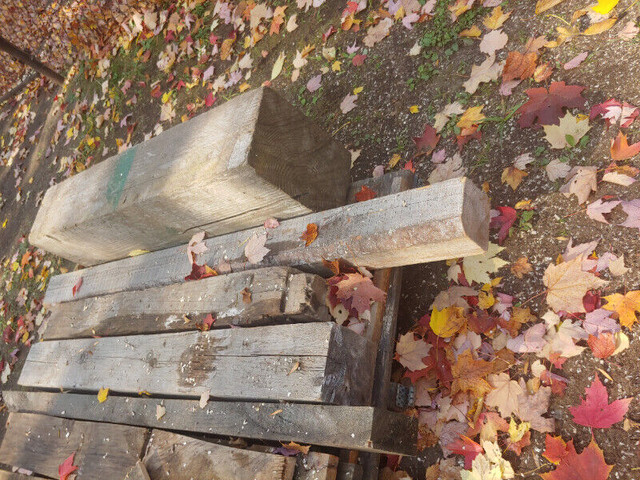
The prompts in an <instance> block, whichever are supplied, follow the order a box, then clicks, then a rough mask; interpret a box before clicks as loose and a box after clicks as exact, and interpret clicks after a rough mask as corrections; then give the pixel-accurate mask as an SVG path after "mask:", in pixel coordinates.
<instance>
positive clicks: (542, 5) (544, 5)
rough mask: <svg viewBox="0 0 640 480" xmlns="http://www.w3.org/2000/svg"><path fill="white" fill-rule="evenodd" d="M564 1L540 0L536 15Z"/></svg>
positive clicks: (537, 4)
mask: <svg viewBox="0 0 640 480" xmlns="http://www.w3.org/2000/svg"><path fill="white" fill-rule="evenodd" d="M563 1H564V0H538V2H537V3H536V15H538V14H540V13H542V12H546V11H547V10H549V9H551V8H553V7H555V6H556V5H558V4H559V3H561V2H563Z"/></svg>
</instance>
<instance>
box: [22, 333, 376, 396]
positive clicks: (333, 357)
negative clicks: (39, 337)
mask: <svg viewBox="0 0 640 480" xmlns="http://www.w3.org/2000/svg"><path fill="white" fill-rule="evenodd" d="M374 354H375V351H374V350H373V348H371V343H370V342H369V341H367V340H366V339H365V338H363V337H361V336H359V335H358V334H356V333H354V332H352V331H351V330H349V329H347V328H345V327H341V326H339V325H336V324H335V323H331V322H316V323H300V324H292V325H274V326H265V327H254V328H232V329H223V330H211V331H208V332H180V333H160V334H154V335H132V336H124V337H103V338H98V339H92V338H88V339H72V340H50V341H47V342H39V343H36V344H35V345H33V346H32V347H31V350H30V351H29V354H28V356H27V360H26V362H25V365H24V367H23V369H22V372H21V374H20V378H19V384H20V385H23V386H28V387H39V388H62V389H82V390H90V391H98V390H99V389H100V388H109V389H111V390H112V391H114V392H124V393H138V392H140V391H145V392H149V393H152V394H159V395H178V396H188V397H189V396H190V397H200V395H201V394H202V392H203V391H206V390H208V391H209V392H210V395H211V396H212V397H217V398H246V399H264V400H290V401H303V402H325V403H338V404H354V405H365V404H367V403H368V402H369V401H370V399H371V388H372V381H373V371H372V369H371V368H370V362H371V358H372V357H373V355H374Z"/></svg>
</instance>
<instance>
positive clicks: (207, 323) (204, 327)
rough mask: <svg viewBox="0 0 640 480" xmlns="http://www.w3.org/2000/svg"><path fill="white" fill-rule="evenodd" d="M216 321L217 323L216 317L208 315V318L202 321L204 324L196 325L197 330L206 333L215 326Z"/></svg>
mask: <svg viewBox="0 0 640 480" xmlns="http://www.w3.org/2000/svg"><path fill="white" fill-rule="evenodd" d="M215 321H216V317H214V316H213V315H211V314H210V313H209V314H207V316H206V317H204V320H202V323H196V328H197V329H198V330H202V331H203V332H206V331H207V330H211V327H212V326H213V324H214V322H215Z"/></svg>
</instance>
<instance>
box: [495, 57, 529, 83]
mask: <svg viewBox="0 0 640 480" xmlns="http://www.w3.org/2000/svg"><path fill="white" fill-rule="evenodd" d="M537 61H538V54H537V53H536V52H528V53H524V54H523V53H520V52H517V51H514V52H509V53H508V55H507V60H506V61H505V64H504V68H503V70H502V82H503V83H507V82H510V81H512V80H518V79H519V80H525V79H527V78H529V77H531V76H532V75H533V74H534V73H535V71H536V62H537Z"/></svg>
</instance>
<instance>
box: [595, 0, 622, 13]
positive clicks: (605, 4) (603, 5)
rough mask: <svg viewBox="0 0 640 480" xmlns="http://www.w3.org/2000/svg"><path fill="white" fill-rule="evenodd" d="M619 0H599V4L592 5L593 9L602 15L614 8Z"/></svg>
mask: <svg viewBox="0 0 640 480" xmlns="http://www.w3.org/2000/svg"><path fill="white" fill-rule="evenodd" d="M619 1H620V0H598V5H596V6H595V7H591V10H593V11H594V12H596V13H599V14H600V15H606V14H607V13H609V12H610V11H611V10H613V7H615V6H616V5H617V4H618V2H619Z"/></svg>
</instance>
